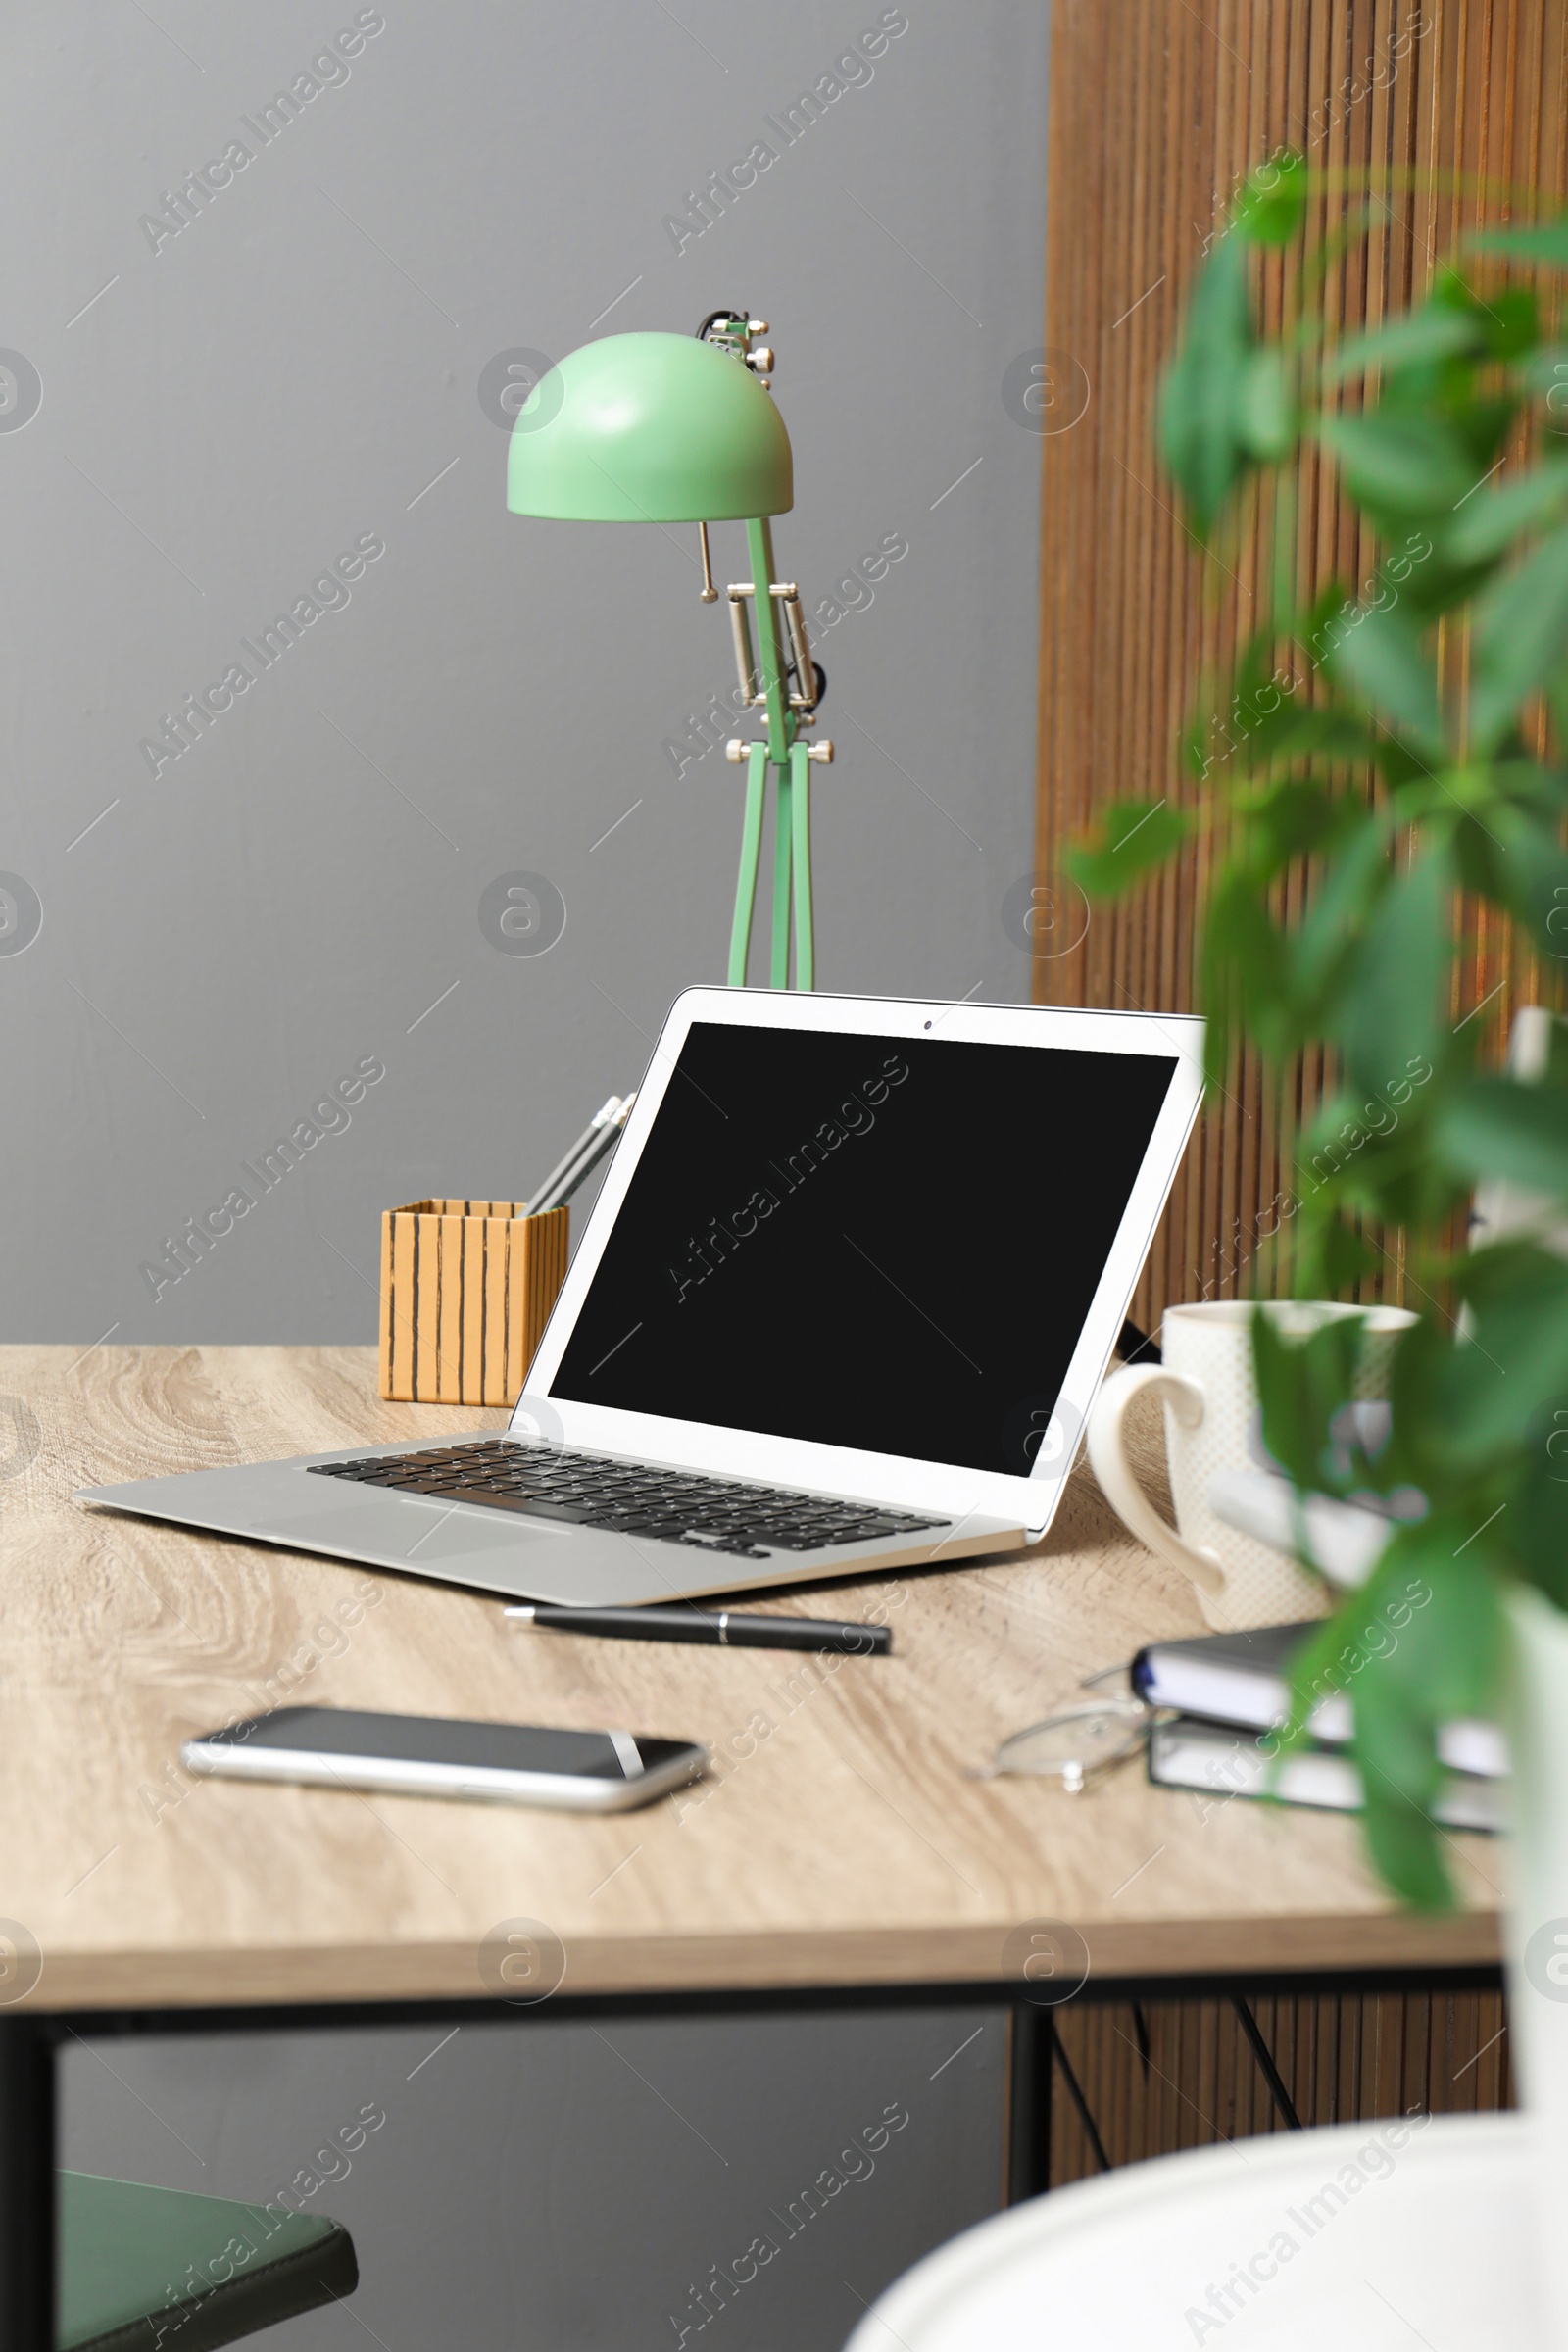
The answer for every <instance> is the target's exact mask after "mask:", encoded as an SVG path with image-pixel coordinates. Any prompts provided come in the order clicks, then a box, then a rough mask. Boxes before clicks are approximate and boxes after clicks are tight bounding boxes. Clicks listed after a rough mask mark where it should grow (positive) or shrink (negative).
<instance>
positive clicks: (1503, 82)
mask: <svg viewBox="0 0 1568 2352" xmlns="http://www.w3.org/2000/svg"><path fill="white" fill-rule="evenodd" d="M1564 18H1565V11H1564V9H1563V7H1562V5H1561V0H1054V32H1053V71H1052V96H1051V127H1050V139H1051V155H1050V192H1049V205H1050V212H1049V219H1048V223H1047V245H1048V277H1047V289H1046V314H1047V326H1046V344H1047V348H1048V351H1049V352H1051V353H1054V354H1060V355H1063V356H1064V357H1065V358H1066V359H1069V360H1071V361H1074V362H1076V363H1077V364H1078V365H1079V366H1081V367H1082V368H1084V370H1085V371H1086V373H1087V375H1088V378H1089V382H1090V387H1091V391H1090V401H1089V407H1088V409H1087V411H1086V412H1085V413H1084V415H1083V416H1082V417H1081V418H1080V419H1079V421H1078V422H1077V423H1076V424H1074V425H1072V426H1071V427H1070V428H1069V429H1067V430H1064V431H1061V432H1059V433H1054V434H1051V433H1048V435H1047V436H1046V439H1045V442H1044V446H1043V458H1044V489H1043V510H1042V531H1041V564H1042V570H1041V658H1040V732H1039V742H1040V769H1039V794H1038V811H1037V844H1038V847H1037V858H1036V864H1037V868H1038V869H1039V870H1040V871H1041V872H1042V873H1045V874H1048V875H1052V876H1054V877H1057V878H1059V877H1060V875H1061V870H1062V868H1061V858H1062V851H1063V848H1064V846H1065V844H1066V843H1067V842H1068V841H1069V840H1071V839H1072V838H1073V837H1074V836H1075V835H1077V834H1079V833H1081V832H1083V831H1084V830H1085V829H1086V828H1087V826H1088V825H1089V823H1090V821H1091V818H1092V814H1093V811H1094V810H1095V809H1096V808H1097V806H1098V805H1099V804H1101V803H1102V802H1103V801H1105V800H1107V799H1115V798H1120V797H1122V796H1124V795H1128V794H1135V793H1136V794H1141V795H1150V796H1157V795H1158V794H1159V793H1160V792H1161V791H1166V792H1169V793H1170V794H1171V795H1172V796H1173V797H1179V798H1181V799H1183V800H1186V801H1191V800H1192V799H1193V798H1194V796H1195V790H1196V788H1195V787H1194V785H1193V784H1192V782H1191V780H1190V779H1188V778H1186V777H1185V776H1184V775H1183V774H1182V773H1181V771H1180V768H1179V765H1178V760H1177V756H1176V743H1177V737H1178V732H1179V729H1180V727H1181V725H1182V724H1183V722H1184V720H1185V719H1186V718H1187V717H1188V716H1189V715H1190V714H1191V711H1192V708H1193V705H1194V702H1195V699H1196V696H1197V692H1198V688H1199V684H1200V680H1201V678H1202V677H1203V676H1204V675H1207V674H1212V673H1214V672H1215V671H1217V670H1218V669H1220V668H1221V667H1223V666H1224V665H1225V663H1226V662H1228V660H1229V658H1230V655H1231V652H1232V650H1233V648H1234V646H1235V644H1236V642H1237V635H1238V630H1239V629H1240V630H1241V631H1242V632H1243V633H1245V632H1246V630H1247V628H1248V626H1249V625H1250V623H1249V615H1250V613H1251V611H1253V610H1254V609H1255V605H1256V597H1257V591H1258V580H1257V563H1258V531H1257V529H1256V528H1255V527H1251V528H1249V529H1247V530H1245V531H1244V532H1243V533H1242V535H1241V540H1240V544H1239V545H1238V546H1236V547H1234V548H1233V549H1231V550H1229V551H1228V552H1227V553H1226V556H1225V562H1226V564H1227V565H1228V567H1229V576H1228V577H1227V576H1225V575H1223V574H1222V575H1219V584H1218V590H1216V589H1215V588H1214V586H1213V583H1212V581H1208V582H1205V580H1204V577H1203V571H1202V565H1201V561H1200V558H1199V555H1198V551H1197V549H1196V547H1195V546H1194V544H1193V541H1192V538H1191V534H1190V533H1189V532H1188V531H1187V530H1186V529H1185V527H1184V525H1183V524H1182V521H1181V519H1180V516H1179V515H1178V513H1177V511H1176V509H1177V501H1176V498H1175V495H1174V492H1173V491H1172V489H1171V486H1170V485H1169V483H1168V482H1167V481H1166V480H1165V479H1164V477H1163V475H1162V474H1161V472H1160V470H1159V466H1158V462H1157V459H1156V456H1155V452H1154V446H1153V437H1152V417H1153V401H1154V389H1155V383H1156V379H1157V375H1158V371H1159V368H1160V366H1161V364H1162V362H1163V361H1164V360H1165V359H1166V358H1167V357H1168V355H1169V354H1170V352H1171V350H1172V349H1173V347H1174V344H1175V340H1176V335H1177V329H1178V321H1179V317H1180V312H1181V307H1182V303H1183V300H1184V298H1185V296H1186V294H1187V292H1188V290H1189V288H1190V286H1191V283H1192V279H1193V275H1194V272H1195V270H1196V269H1197V267H1198V265H1199V263H1200V261H1201V256H1202V252H1203V249H1204V243H1205V240H1206V239H1208V238H1209V237H1210V236H1211V235H1212V233H1213V232H1214V230H1215V228H1216V226H1217V224H1218V221H1219V220H1220V219H1221V217H1222V215H1223V212H1224V208H1225V205H1226V201H1227V198H1228V196H1229V193H1230V191H1231V189H1232V187H1233V186H1234V185H1235V183H1236V181H1237V180H1238V179H1239V178H1240V177H1242V176H1243V175H1244V174H1245V173H1246V172H1248V171H1249V170H1250V169H1251V167H1252V166H1254V165H1255V164H1257V163H1259V162H1260V161H1262V160H1263V159H1264V158H1265V157H1266V156H1267V155H1268V154H1269V153H1270V152H1271V151H1272V150H1274V149H1275V148H1276V147H1278V146H1281V145H1287V144H1289V145H1294V146H1296V147H1298V148H1300V149H1303V150H1304V151H1305V152H1306V153H1307V155H1308V156H1309V157H1310V159H1311V160H1312V161H1313V162H1314V163H1315V164H1319V165H1323V166H1326V167H1329V168H1330V169H1332V170H1337V171H1340V172H1345V171H1350V172H1354V171H1365V170H1368V169H1372V170H1379V171H1383V172H1388V173H1398V174H1403V175H1404V176H1403V178H1402V180H1401V181H1400V182H1399V184H1395V182H1394V180H1393V179H1391V180H1390V181H1389V183H1388V186H1387V193H1386V194H1385V195H1384V196H1383V198H1382V199H1381V205H1382V218H1381V222H1380V225H1379V227H1378V228H1377V230H1376V231H1375V233H1374V234H1373V236H1372V238H1371V239H1370V241H1369V242H1368V243H1367V244H1366V245H1364V246H1361V247H1357V248H1356V249H1355V251H1353V252H1352V253H1351V254H1350V255H1349V257H1348V259H1347V261H1346V262H1345V263H1344V265H1343V266H1342V267H1341V268H1340V269H1339V270H1337V271H1336V272H1335V273H1334V275H1333V277H1332V279H1331V282H1330V285H1329V307H1330V315H1331V317H1332V318H1334V319H1338V320H1341V321H1343V322H1344V323H1345V325H1347V326H1348V327H1349V326H1354V325H1356V324H1358V323H1360V322H1361V321H1363V320H1372V319H1377V318H1378V317H1379V316H1380V315H1381V314H1382V313H1383V312H1384V310H1386V309H1388V308H1391V307H1395V308H1397V307H1402V306H1403V305H1404V304H1405V303H1406V302H1408V301H1409V300H1410V299H1411V298H1412V296H1415V297H1419V295H1420V294H1421V293H1422V292H1423V291H1424V290H1425V288H1426V286H1427V285H1428V284H1429V283H1430V281H1431V278H1432V275H1433V272H1434V270H1436V268H1437V267H1438V265H1439V263H1440V262H1441V260H1442V258H1443V257H1444V255H1445V254H1446V252H1447V251H1448V250H1449V249H1450V248H1451V246H1452V244H1453V241H1454V239H1455V238H1456V237H1457V236H1458V235H1459V234H1460V233H1462V231H1463V230H1464V229H1465V228H1466V227H1468V226H1469V225H1471V224H1473V223H1474V222H1475V221H1477V220H1478V219H1480V218H1482V216H1483V209H1485V212H1486V217H1488V218H1490V219H1496V218H1498V217H1500V215H1501V213H1502V211H1503V209H1504V207H1505V204H1506V198H1505V196H1504V194H1503V193H1502V183H1506V182H1509V181H1512V182H1514V183H1516V184H1520V185H1524V186H1526V187H1532V188H1537V189H1540V190H1543V191H1544V192H1545V193H1546V194H1547V196H1548V197H1549V198H1552V199H1555V200H1556V201H1558V202H1561V201H1562V199H1563V196H1564V192H1565V189H1568V83H1565V74H1568V42H1565V33H1564ZM1368 60H1371V70H1370V72H1369V71H1368V70H1367V62H1366V61H1368ZM1358 91H1359V92H1360V94H1359V95H1357V94H1356V93H1357V92H1358ZM1455 173H1464V174H1471V175H1485V176H1486V177H1487V178H1489V179H1490V180H1491V181H1493V182H1494V183H1496V185H1495V188H1494V191H1493V193H1492V195H1491V197H1490V199H1488V200H1486V202H1485V207H1484V201H1483V198H1482V196H1481V195H1480V193H1479V192H1478V191H1477V189H1476V188H1475V187H1474V186H1467V187H1465V188H1463V189H1459V190H1456V189H1455V188H1454V187H1453V186H1452V184H1451V175H1453V174H1455ZM1340 201H1341V200H1340V199H1339V198H1337V197H1336V198H1332V199H1329V198H1324V199H1321V200H1320V204H1321V208H1322V212H1323V217H1324V218H1328V217H1330V214H1331V210H1332V208H1333V207H1335V206H1337V205H1338V204H1339V203H1340ZM1295 268H1296V262H1295V257H1294V256H1292V257H1286V259H1285V261H1284V262H1283V263H1275V264H1272V265H1271V266H1270V271H1269V274H1268V276H1267V280H1266V284H1265V291H1264V301H1265V313H1266V316H1267V318H1268V319H1269V320H1270V322H1273V321H1276V320H1277V319H1278V318H1279V316H1280V314H1281V308H1282V304H1283V302H1284V300H1285V298H1286V294H1287V291H1288V288H1289V283H1290V279H1289V275H1288V272H1290V271H1292V270H1294V269H1295ZM1298 496H1299V578H1300V580H1301V582H1302V584H1303V585H1304V586H1305V587H1306V588H1307V589H1308V590H1313V589H1315V588H1316V587H1317V586H1319V585H1321V584H1322V583H1324V582H1326V581H1327V580H1329V579H1331V578H1333V577H1335V576H1338V577H1340V578H1342V579H1343V580H1345V581H1346V582H1347V583H1348V584H1350V585H1351V586H1354V585H1355V584H1356V583H1359V582H1360V581H1362V580H1364V579H1365V578H1366V576H1367V573H1368V571H1369V570H1370V568H1371V564H1372V562H1373V559H1374V551H1373V549H1372V547H1371V545H1370V543H1369V542H1368V541H1367V540H1366V539H1365V538H1364V537H1363V536H1362V534H1360V533H1359V531H1358V530H1357V527H1356V524H1355V521H1354V518H1353V516H1352V515H1350V514H1348V512H1347V510H1346V509H1345V508H1344V506H1343V505H1342V503H1341V502H1340V501H1339V500H1338V499H1337V498H1336V496H1335V495H1334V493H1333V491H1332V489H1331V487H1330V485H1329V484H1328V482H1327V481H1326V480H1325V479H1324V478H1323V474H1322V469H1321V468H1320V467H1318V466H1317V465H1316V464H1315V462H1314V461H1313V460H1312V459H1310V458H1308V459H1307V460H1305V461H1304V462H1303V464H1302V466H1301V468H1300V474H1299V485H1298ZM1461 657H1462V648H1460V647H1450V648H1446V651H1445V659H1446V661H1453V662H1457V661H1458V660H1459V659H1460V658H1461ZM1212 855H1213V852H1212V848H1211V847H1204V846H1199V847H1195V848H1194V849H1193V850H1192V851H1191V852H1190V853H1189V854H1188V856H1187V857H1186V858H1184V859H1183V860H1182V862H1181V863H1180V865H1179V866H1178V867H1174V868H1172V869H1171V870H1170V871H1168V872H1166V873H1164V874H1161V875H1160V876H1158V877H1157V878H1156V879H1155V880H1154V881H1153V882H1152V885H1151V886H1150V887H1149V889H1148V890H1146V891H1145V892H1144V893H1143V894H1141V895H1140V896H1139V897H1137V898H1135V899H1133V900H1131V901H1129V902H1128V903H1126V904H1125V905H1123V906H1120V907H1114V908H1103V907H1097V908H1096V909H1095V911H1094V915H1093V919H1092V921H1091V922H1090V925H1089V929H1088V931H1087V934H1086V935H1085V937H1084V939H1083V940H1082V942H1081V944H1080V945H1079V946H1078V947H1077V948H1076V949H1074V950H1072V951H1071V952H1069V953H1068V954H1066V955H1063V956H1059V957H1056V958H1048V957H1045V956H1042V957H1041V959H1040V960H1039V962H1038V963H1037V965H1036V968H1035V994H1036V998H1037V1001H1039V1002H1041V1003H1053V1004H1068V1005H1108V1006H1113V1007H1117V1008H1120V1009H1131V1008H1133V1007H1134V1006H1138V1005H1143V1006H1150V1007H1159V1008H1162V1009H1186V1008H1187V1007H1189V1006H1190V1005H1192V1003H1193V968H1192V967H1193V945H1194V921H1195V913H1196V908H1197V905H1198V901H1199V899H1200V896H1201V889H1202V885H1203V882H1204V879H1205V877H1206V874H1207V871H1208V868H1209V866H1210V864H1211V862H1212ZM1472 929H1473V933H1474V942H1473V952H1472V953H1471V954H1470V956H1469V959H1468V965H1467V968H1466V970H1465V972H1464V974H1463V976H1462V980H1461V985H1460V990H1459V993H1458V996H1457V998H1456V1004H1455V1011H1456V1014H1457V1013H1458V1012H1461V1011H1464V1010H1467V1009H1468V1008H1469V1007H1470V1006H1471V1005H1475V1004H1477V1003H1479V1002H1480V1001H1481V1000H1482V999H1483V998H1485V997H1486V996H1487V995H1488V993H1489V991H1491V990H1493V989H1495V988H1496V987H1497V984H1498V982H1499V981H1502V982H1510V981H1512V982H1514V983H1517V981H1518V980H1519V978H1520V977H1521V975H1520V973H1518V972H1515V971H1514V970H1513V968H1512V967H1513V961H1514V950H1513V948H1512V945H1511V943H1510V941H1509V939H1508V937H1507V934H1506V930H1505V929H1502V928H1499V926H1497V925H1496V924H1495V922H1489V921H1486V920H1481V921H1477V922H1475V923H1474V924H1473V925H1472ZM1511 994H1512V989H1511V987H1510V986H1507V985H1505V986H1504V987H1503V988H1502V990H1501V992H1500V994H1498V995H1496V996H1495V997H1494V998H1493V999H1492V1002H1491V1004H1490V1005H1488V1007H1487V1011H1486V1014H1485V1015H1484V1018H1485V1019H1486V1020H1487V1022H1488V1023H1489V1024H1491V1025H1492V1027H1493V1029H1494V1031H1497V1030H1500V1028H1501V1026H1502V1025H1503V1023H1504V1022H1505V1020H1506V1017H1507V1010H1508V1006H1509V1004H1510V999H1511ZM1320 1079H1321V1071H1320V1068H1319V1066H1318V1064H1317V1063H1316V1061H1315V1060H1312V1061H1309V1062H1308V1064H1307V1066H1306V1067H1305V1068H1304V1069H1303V1070H1302V1072H1301V1074H1300V1079H1299V1086H1297V1087H1296V1088H1295V1089H1294V1091H1293V1096H1292V1100H1291V1101H1290V1102H1288V1103H1286V1104H1285V1105H1284V1106H1283V1108H1282V1109H1281V1111H1280V1114H1279V1115H1278V1117H1275V1116H1273V1115H1271V1114H1270V1113H1269V1112H1268V1111H1267V1109H1266V1107H1265V1103H1264V1101H1263V1096H1262V1090H1261V1086H1260V1082H1259V1074H1258V1072H1257V1071H1256V1070H1255V1069H1253V1068H1251V1067H1249V1066H1245V1065H1244V1066H1243V1067H1241V1068H1239V1069H1238V1070H1237V1071H1235V1072H1234V1073H1233V1075H1232V1077H1231V1080H1230V1083H1229V1087H1228V1091H1227V1093H1226V1095H1225V1096H1224V1098H1223V1099H1222V1100H1221V1101H1219V1102H1218V1103H1217V1104H1216V1105H1215V1106H1214V1108H1213V1109H1212V1110H1211V1111H1210V1112H1208V1113H1207V1114H1205V1118H1204V1121H1203V1124H1202V1127H1201V1132H1200V1134H1199V1136H1198V1137H1197V1138H1196V1139H1195V1142H1194V1146H1193V1150H1192V1152H1191V1153H1190V1155H1189V1159H1188V1164H1187V1167H1186V1169H1185V1171H1184V1174H1183V1177H1182V1179H1181V1181H1180V1183H1179V1184H1178V1187H1177V1190H1176V1192H1175V1194H1174V1196H1173V1198H1172V1201H1171V1204H1170V1208H1169V1210H1168V1212H1167V1215H1166V1217H1165V1220H1164V1223H1163V1225H1162V1227H1161V1230H1160V1234H1159V1236H1158V1238H1157V1240H1156V1243H1155V1246H1154V1249H1153V1250H1152V1253H1151V1258H1150V1263H1149V1267H1148V1270H1147V1272H1146V1274H1145V1278H1144V1281H1143V1284H1142V1286H1141V1289H1140V1294H1139V1299H1138V1302H1137V1304H1136V1306H1135V1308H1134V1312H1135V1315H1136V1316H1137V1319H1138V1320H1139V1321H1140V1322H1141V1323H1144V1324H1146V1326H1147V1327H1149V1328H1152V1325H1153V1323H1154V1322H1156V1321H1157V1319H1158V1317H1159V1314H1160V1312H1161V1311H1162V1309H1163V1307H1164V1306H1165V1305H1166V1304H1167V1303H1169V1302H1171V1301H1174V1300H1176V1299H1184V1298H1185V1299H1192V1298H1199V1297H1205V1296H1206V1297H1230V1296H1234V1295H1235V1294H1236V1293H1237V1291H1238V1290H1239V1289H1244V1288H1245V1287H1246V1286H1247V1283H1248V1280H1249V1264H1250V1259H1251V1257H1252V1256H1253V1254H1254V1252H1255V1250H1256V1248H1257V1241H1258V1231H1257V1229H1258V1225H1259V1222H1260V1221H1262V1222H1263V1223H1264V1224H1265V1226H1266V1225H1267V1223H1268V1219H1267V1216H1266V1211H1267V1210H1268V1207H1269V1204H1270V1202H1272V1201H1273V1200H1274V1198H1275V1195H1276V1193H1277V1192H1278V1191H1280V1190H1281V1189H1282V1188H1283V1187H1284V1185H1285V1184H1286V1181H1287V1179H1288V1174H1289V1165H1290V1150H1291V1143H1292V1137H1293V1134H1294V1132H1295V1130H1296V1128H1297V1127H1298V1126H1299V1122H1300V1119H1301V1118H1302V1116H1304V1115H1307V1114H1308V1113H1309V1111H1310V1108H1311V1105H1312V1103H1314V1102H1315V1100H1316V1097H1317V1092H1318V1088H1319V1084H1320ZM1400 1275H1401V1269H1400V1267H1399V1265H1398V1263H1397V1257H1396V1256H1395V1255H1394V1254H1393V1253H1390V1254H1388V1256H1387V1259H1386V1266H1385V1275H1384V1279H1383V1280H1382V1281H1381V1282H1380V1283H1379V1284H1378V1285H1377V1286H1376V1287H1377V1288H1379V1289H1381V1290H1383V1291H1384V1292H1385V1294H1386V1295H1389V1296H1397V1295H1399V1287H1400Z"/></svg>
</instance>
